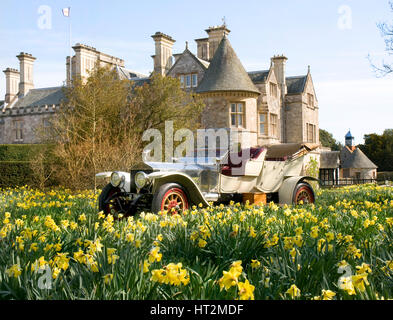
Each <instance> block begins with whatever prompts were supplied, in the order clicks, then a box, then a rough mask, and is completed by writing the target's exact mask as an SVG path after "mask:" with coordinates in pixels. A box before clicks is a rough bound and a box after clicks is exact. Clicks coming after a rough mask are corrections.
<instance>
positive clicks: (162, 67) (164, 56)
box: [151, 32, 176, 76]
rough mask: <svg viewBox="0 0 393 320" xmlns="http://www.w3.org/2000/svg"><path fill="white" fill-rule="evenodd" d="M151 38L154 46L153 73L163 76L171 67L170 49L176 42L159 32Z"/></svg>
mask: <svg viewBox="0 0 393 320" xmlns="http://www.w3.org/2000/svg"><path fill="white" fill-rule="evenodd" d="M151 37H152V38H153V39H154V42H155V45H156V54H155V55H154V56H152V58H153V59H154V72H156V73H159V74H161V75H163V76H165V75H166V73H167V72H168V71H169V69H170V68H171V67H172V48H173V45H174V43H175V42H176V41H175V40H174V39H172V37H170V36H168V35H166V34H164V33H161V32H156V33H155V34H154V35H152V36H151Z"/></svg>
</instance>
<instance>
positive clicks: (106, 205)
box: [98, 183, 121, 217]
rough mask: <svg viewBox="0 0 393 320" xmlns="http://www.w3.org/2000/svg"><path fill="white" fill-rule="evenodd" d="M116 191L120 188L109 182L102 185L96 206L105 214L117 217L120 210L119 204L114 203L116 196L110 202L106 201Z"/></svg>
mask: <svg viewBox="0 0 393 320" xmlns="http://www.w3.org/2000/svg"><path fill="white" fill-rule="evenodd" d="M117 192H120V189H119V188H115V187H114V186H112V185H111V184H110V183H109V184H107V185H106V186H105V187H104V189H102V192H101V194H100V196H99V197H98V208H99V210H100V211H102V212H103V213H104V214H105V215H106V216H107V215H109V214H111V215H113V216H114V217H117V215H118V214H119V213H120V211H121V208H120V207H119V204H118V203H116V198H114V199H112V200H111V201H110V202H107V199H109V198H110V197H112V196H113V195H114V194H115V193H117Z"/></svg>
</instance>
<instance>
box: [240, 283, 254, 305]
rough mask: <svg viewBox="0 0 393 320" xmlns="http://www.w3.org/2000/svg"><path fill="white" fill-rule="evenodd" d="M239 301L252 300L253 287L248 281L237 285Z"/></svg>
mask: <svg viewBox="0 0 393 320" xmlns="http://www.w3.org/2000/svg"><path fill="white" fill-rule="evenodd" d="M238 288H239V300H254V289H255V287H254V286H253V285H252V284H250V282H249V281H248V280H246V281H245V282H239V283H238Z"/></svg>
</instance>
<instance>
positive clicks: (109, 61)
mask: <svg viewBox="0 0 393 320" xmlns="http://www.w3.org/2000/svg"><path fill="white" fill-rule="evenodd" d="M206 33H207V37H205V38H201V39H196V40H195V41H196V44H197V52H196V53H192V52H191V51H190V50H189V48H188V44H187V45H186V48H185V50H184V51H183V52H182V53H174V52H173V45H174V43H175V40H174V39H173V38H172V37H171V36H169V35H166V34H163V33H161V32H157V33H155V34H154V35H153V36H152V38H153V40H154V44H155V52H154V55H153V56H152V58H153V61H154V72H155V73H159V74H161V75H163V76H170V77H176V78H178V79H179V80H180V83H181V86H182V87H183V88H184V90H189V91H194V92H196V93H198V94H200V95H201V97H202V98H203V100H204V102H205V105H206V107H205V109H204V112H203V114H202V126H203V127H204V128H214V129H218V128H227V129H230V130H235V131H238V132H241V133H242V132H247V133H248V134H249V137H250V144H251V145H252V146H256V145H268V144H276V143H315V144H319V119H318V109H319V108H318V100H317V97H316V94H315V90H314V85H313V81H312V77H311V73H310V68H308V70H307V69H306V68H305V71H306V73H305V74H304V75H299V76H287V74H286V63H287V60H288V59H287V57H285V56H283V55H275V56H273V57H272V58H271V61H270V67H269V69H267V70H254V71H252V70H251V71H246V70H245V69H244V67H243V65H242V63H241V61H240V60H239V58H238V57H237V55H236V52H235V50H234V49H233V47H232V45H231V43H230V40H229V34H230V30H229V29H228V28H227V27H226V25H222V26H216V27H210V28H208V29H207V30H206ZM73 50H74V52H75V55H74V56H73V57H67V58H66V63H65V64H66V68H65V69H66V75H67V76H66V77H65V85H71V81H70V80H71V77H81V78H82V79H86V78H87V77H88V75H89V72H90V71H91V70H92V69H93V68H94V67H95V65H97V64H98V65H100V66H109V67H111V68H114V69H115V70H116V71H117V74H118V76H119V79H129V80H130V81H134V82H136V83H137V84H143V83H144V82H146V81H149V77H150V76H151V75H144V74H141V73H138V72H135V71H132V70H129V69H126V68H125V62H124V60H122V59H120V58H117V57H114V56H110V55H108V54H105V53H102V52H100V51H98V50H97V49H95V48H93V47H90V46H86V45H83V44H76V45H75V46H74V47H73ZM17 59H18V60H19V69H15V68H6V69H5V70H4V71H3V72H4V74H5V81H6V92H5V96H4V101H0V144H14V143H37V142H39V141H38V138H37V137H36V135H35V128H37V126H40V125H44V126H45V125H48V119H49V118H50V117H51V116H53V114H54V113H55V112H56V110H58V109H59V108H60V105H61V101H62V100H63V99H64V92H63V87H52V88H35V86H34V61H35V60H36V58H35V57H33V56H32V55H31V54H28V53H23V52H22V53H20V54H19V55H18V56H17ZM3 67H6V66H3ZM70 75H71V76H70Z"/></svg>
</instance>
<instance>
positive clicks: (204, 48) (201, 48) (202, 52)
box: [195, 38, 210, 61]
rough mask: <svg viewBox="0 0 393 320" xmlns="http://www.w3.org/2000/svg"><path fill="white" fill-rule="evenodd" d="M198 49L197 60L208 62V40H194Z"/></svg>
mask: <svg viewBox="0 0 393 320" xmlns="http://www.w3.org/2000/svg"><path fill="white" fill-rule="evenodd" d="M195 42H196V43H197V47H198V53H197V56H198V58H199V59H202V60H205V61H209V60H210V56H209V38H203V39H195Z"/></svg>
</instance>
